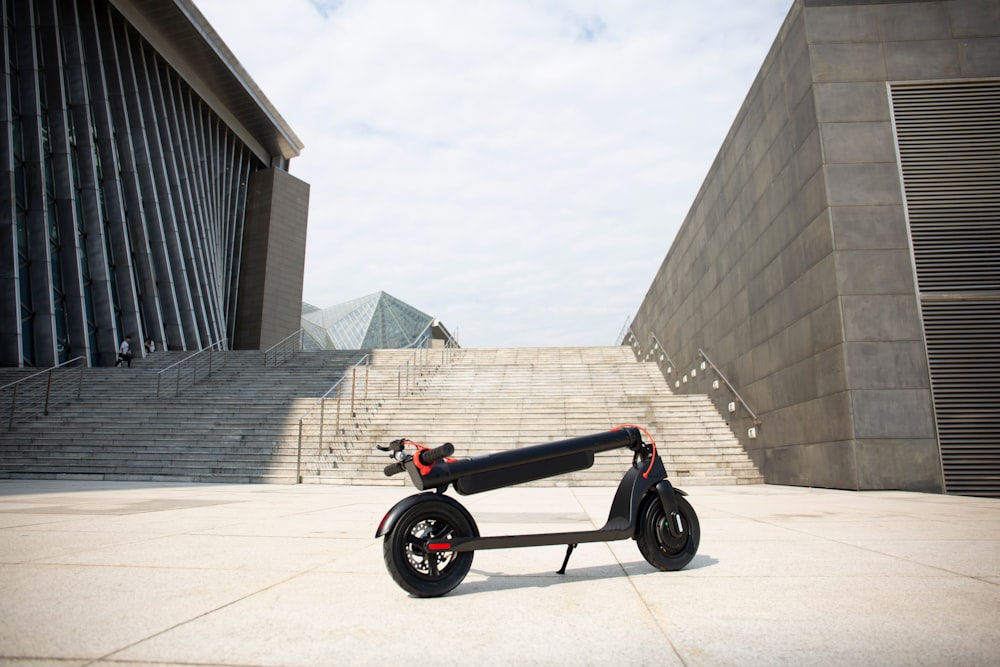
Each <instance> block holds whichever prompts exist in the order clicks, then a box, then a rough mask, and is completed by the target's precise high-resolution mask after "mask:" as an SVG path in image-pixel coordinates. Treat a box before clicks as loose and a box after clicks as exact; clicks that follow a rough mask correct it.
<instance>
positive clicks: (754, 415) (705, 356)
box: [698, 347, 760, 426]
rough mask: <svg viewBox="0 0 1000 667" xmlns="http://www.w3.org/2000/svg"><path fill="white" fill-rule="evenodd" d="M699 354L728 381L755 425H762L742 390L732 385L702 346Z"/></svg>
mask: <svg viewBox="0 0 1000 667" xmlns="http://www.w3.org/2000/svg"><path fill="white" fill-rule="evenodd" d="M698 354H700V355H701V358H702V359H704V360H705V361H706V362H707V363H708V365H709V366H711V367H712V370H714V371H715V374H716V375H718V376H719V378H721V379H722V381H723V382H725V383H726V386H727V387H729V391H731V392H733V396H735V397H736V400H737V401H739V402H740V403H741V404H742V405H743V407H744V408H745V409H746V411H747V412H748V413H749V414H750V417H751V418H752V419H753V423H754V425H755V426H760V419H759V418H758V417H757V413H755V412H754V411H753V410H752V409H751V408H750V406H749V405H748V404H747V402H746V401H745V400H743V397H742V396H740V392H738V391H736V387H734V386H733V385H732V383H730V382H729V380H728V379H727V378H726V376H725V374H723V372H722V371H721V370H719V367H718V366H716V365H715V363H713V362H712V360H711V359H710V358H709V356H708V355H707V354H705V351H704V350H702V349H701V348H700V347H699V348H698Z"/></svg>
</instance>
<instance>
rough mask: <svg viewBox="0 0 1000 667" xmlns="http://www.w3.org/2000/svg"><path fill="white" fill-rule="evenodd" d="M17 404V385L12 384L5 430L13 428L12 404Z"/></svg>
mask: <svg viewBox="0 0 1000 667" xmlns="http://www.w3.org/2000/svg"><path fill="white" fill-rule="evenodd" d="M16 405H17V385H16V384H15V385H14V391H13V392H12V393H11V396H10V421H9V422H7V430H8V431H13V430H14V406H16Z"/></svg>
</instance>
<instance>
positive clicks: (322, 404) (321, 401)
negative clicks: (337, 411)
mask: <svg viewBox="0 0 1000 667" xmlns="http://www.w3.org/2000/svg"><path fill="white" fill-rule="evenodd" d="M325 419H326V396H324V397H323V398H321V399H319V446H320V447H322V446H323V427H324V423H323V422H324V421H325Z"/></svg>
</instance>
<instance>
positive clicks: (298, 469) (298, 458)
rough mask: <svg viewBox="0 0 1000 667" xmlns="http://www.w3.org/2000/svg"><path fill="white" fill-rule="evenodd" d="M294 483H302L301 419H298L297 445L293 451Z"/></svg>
mask: <svg viewBox="0 0 1000 667" xmlns="http://www.w3.org/2000/svg"><path fill="white" fill-rule="evenodd" d="M303 419H304V417H303ZM295 483H296V484H301V483H302V419H299V446H298V448H297V449H296V451H295Z"/></svg>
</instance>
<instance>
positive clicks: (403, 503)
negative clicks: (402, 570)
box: [375, 491, 479, 538]
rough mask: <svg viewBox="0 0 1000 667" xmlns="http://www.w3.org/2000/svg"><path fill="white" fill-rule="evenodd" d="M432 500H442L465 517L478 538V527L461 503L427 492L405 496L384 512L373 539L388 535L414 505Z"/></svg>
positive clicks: (449, 497)
mask: <svg viewBox="0 0 1000 667" xmlns="http://www.w3.org/2000/svg"><path fill="white" fill-rule="evenodd" d="M432 499H433V500H443V501H445V502H446V503H448V504H450V505H452V506H453V507H454V508H455V509H457V510H458V511H459V512H461V513H462V514H463V515H465V518H466V519H468V520H469V525H471V526H472V530H473V532H474V533H475V536H476V537H478V536H479V527H478V526H477V525H476V520H475V519H473V518H472V515H471V514H469V510H467V509H465V506H464V505H462V503H460V502H458V501H457V500H455V499H454V498H452V497H451V496H446V495H443V494H440V493H435V492H433V491H428V492H427V493H417V494H415V495H412V496H407V497H406V498H403V499H402V500H400V501H399V502H398V503H396V504H395V505H393V506H392V509H390V510H389V511H388V512H386V513H385V516H384V517H382V521H381V522H380V523H379V525H378V530H376V531H375V537H377V538H378V537H384V536H385V535H388V534H389V533H391V532H392V529H393V528H395V526H396V522H397V521H399V517H401V516H403V513H404V512H406V511H407V510H408V509H410V508H411V507H414V506H416V505H419V504H420V503H423V502H427V501H429V500H432Z"/></svg>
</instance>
